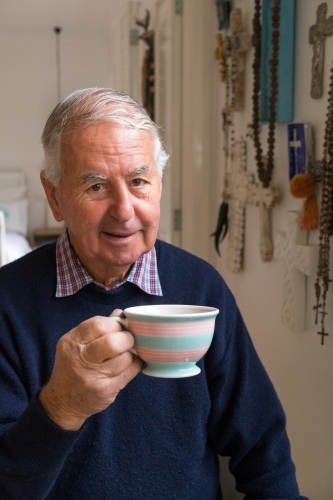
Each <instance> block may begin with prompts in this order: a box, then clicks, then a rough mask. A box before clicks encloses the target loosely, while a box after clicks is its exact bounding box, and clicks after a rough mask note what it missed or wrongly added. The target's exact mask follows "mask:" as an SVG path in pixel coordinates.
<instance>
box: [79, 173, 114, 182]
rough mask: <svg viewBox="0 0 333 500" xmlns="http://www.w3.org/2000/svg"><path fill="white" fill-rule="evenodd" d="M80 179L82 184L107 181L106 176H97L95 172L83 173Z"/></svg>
mask: <svg viewBox="0 0 333 500" xmlns="http://www.w3.org/2000/svg"><path fill="white" fill-rule="evenodd" d="M79 178H80V180H81V181H82V183H85V182H91V181H106V180H107V178H106V176H105V175H102V174H96V173H94V172H83V173H82V174H81V175H80V177H79Z"/></svg>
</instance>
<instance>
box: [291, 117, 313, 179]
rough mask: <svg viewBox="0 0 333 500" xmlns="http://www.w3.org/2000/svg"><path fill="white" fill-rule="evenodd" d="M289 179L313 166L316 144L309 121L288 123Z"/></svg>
mask: <svg viewBox="0 0 333 500" xmlns="http://www.w3.org/2000/svg"><path fill="white" fill-rule="evenodd" d="M288 153H289V179H290V180H291V179H292V178H293V177H294V175H296V174H305V173H309V169H310V168H312V166H313V156H314V144H313V136H312V129H311V126H310V125H308V124H307V123H290V124H289V125H288Z"/></svg>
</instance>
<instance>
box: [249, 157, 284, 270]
mask: <svg viewBox="0 0 333 500" xmlns="http://www.w3.org/2000/svg"><path fill="white" fill-rule="evenodd" d="M263 160H264V161H267V158H265V157H263ZM279 199H280V192H279V190H278V188H277V187H276V186H274V185H273V184H270V185H269V186H268V187H264V186H263V185H262V183H261V182H260V181H259V182H256V183H255V184H253V185H251V186H250V189H249V196H248V203H249V204H251V205H255V206H257V207H259V213H260V241H259V248H260V257H261V260H262V261H263V262H269V261H271V260H272V258H273V252H274V245H273V241H272V230H271V209H272V208H273V207H274V205H276V203H277V202H278V201H279Z"/></svg>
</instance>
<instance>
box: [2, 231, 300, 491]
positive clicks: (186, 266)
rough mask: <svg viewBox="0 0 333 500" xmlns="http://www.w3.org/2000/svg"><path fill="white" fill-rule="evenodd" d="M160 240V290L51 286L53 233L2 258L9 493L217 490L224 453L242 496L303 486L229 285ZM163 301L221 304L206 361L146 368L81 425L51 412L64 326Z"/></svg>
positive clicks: (5, 482)
mask: <svg viewBox="0 0 333 500" xmlns="http://www.w3.org/2000/svg"><path fill="white" fill-rule="evenodd" d="M155 248H156V255H157V262H158V272H159V276H160V281H161V286H162V291H163V296H162V297H160V296H152V295H149V294H147V293H145V292H143V291H142V290H140V289H139V288H138V287H137V286H136V285H134V284H133V283H125V284H123V285H122V286H121V287H119V288H117V289H115V290H110V291H107V290H104V289H101V288H100V287H98V286H96V285H95V284H93V283H91V284H89V285H87V286H85V287H84V288H82V289H81V290H80V291H79V292H77V293H75V294H74V295H71V296H69V297H62V298H59V297H55V289H56V260H55V244H54V243H51V244H48V245H45V246H43V247H41V248H38V249H36V250H34V251H33V252H31V253H30V254H28V255H26V256H25V257H23V258H21V259H19V260H17V261H15V262H13V263H11V264H8V265H6V266H3V267H2V268H1V269H0V401H1V404H0V498H1V499H2V500H40V499H48V500H75V499H77V500H111V499H112V500H134V499H135V500H196V499H197V500H218V499H221V498H222V496H221V489H220V484H219V467H218V455H221V456H228V457H230V470H231V472H232V473H233V474H234V476H235V479H236V484H237V489H238V490H239V491H241V492H243V493H245V494H246V497H245V498H246V499H247V500H252V499H260V498H265V499H266V500H269V499H270V500H277V499H287V498H288V499H294V500H295V499H299V498H300V497H299V492H298V487H297V483H296V479H295V468H294V464H293V462H292V460H291V456H290V446H289V440H288V437H287V434H286V429H285V426H286V421H285V415H284V412H283V409H282V407H281V404H280V402H279V399H278V397H277V394H276V392H275V390H274V388H273V386H272V384H271V382H270V380H269V378H268V376H267V373H266V371H265V369H264V368H263V365H262V363H261V362H260V360H259V358H258V356H257V354H256V352H255V349H254V346H253V343H252V341H251V339H250V336H249V334H248V331H247V329H246V327H245V324H244V321H243V319H242V316H241V314H240V312H239V309H238V307H237V305H236V302H235V300H234V297H233V295H232V294H231V293H230V291H229V289H228V287H227V286H226V284H225V282H224V280H223V279H222V277H221V276H220V275H219V273H217V271H216V270H214V268H213V267H212V266H210V265H209V264H207V263H206V262H204V261H203V260H201V259H199V258H197V257H195V256H193V255H191V254H189V253H187V252H185V251H183V250H180V249H178V248H176V247H174V246H172V245H169V244H167V243H164V242H161V241H157V242H156V244H155ZM163 303H164V304H166V303H168V304H194V305H195V304H198V305H208V306H212V307H217V308H218V309H219V311H220V312H219V314H218V316H217V319H216V328H215V333H214V338H213V342H212V345H211V347H210V349H209V350H208V352H207V354H206V355H205V356H204V358H203V359H202V360H200V361H199V362H198V366H199V367H200V368H201V373H200V374H199V375H196V376H194V377H189V378H185V379H162V378H153V377H149V376H147V375H144V374H142V373H139V374H138V375H137V376H136V377H135V378H134V379H133V380H132V381H131V382H130V383H129V384H128V385H127V386H126V387H125V388H124V389H123V390H122V391H121V392H120V393H119V394H118V396H117V398H116V400H115V402H114V403H113V404H111V405H110V406H109V407H108V408H107V409H105V410H104V411H102V412H101V413H99V414H96V415H93V416H91V417H90V418H88V419H87V420H86V422H85V424H84V426H83V427H82V428H81V429H80V430H78V431H65V430H63V429H61V428H60V427H58V426H57V425H56V424H54V423H53V422H52V421H51V420H50V419H49V418H48V416H47V415H46V413H45V411H44V409H43V407H42V405H41V404H40V402H39V399H38V393H39V391H40V389H41V388H42V387H43V385H44V384H45V383H46V382H47V381H48V379H49V377H50V374H51V371H52V367H53V363H54V357H55V349H56V344H57V341H58V340H59V338H60V337H61V336H62V335H63V334H65V333H67V332H68V331H69V330H71V329H72V328H74V327H75V326H77V325H78V324H79V323H81V322H82V321H84V320H86V319H88V318H90V317H92V316H96V315H102V316H109V315H110V313H111V312H112V311H113V310H114V309H115V308H121V309H125V308H126V307H130V306H135V305H143V304H163Z"/></svg>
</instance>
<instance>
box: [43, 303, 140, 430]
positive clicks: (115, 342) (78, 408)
mask: <svg viewBox="0 0 333 500" xmlns="http://www.w3.org/2000/svg"><path fill="white" fill-rule="evenodd" d="M121 312H122V311H121V310H119V309H116V310H115V311H114V312H113V313H112V315H118V316H119V315H120V313H121ZM133 344H134V338H133V336H132V334H131V333H129V332H126V331H121V325H120V324H119V323H117V322H116V321H114V320H112V319H110V318H106V317H103V316H95V317H93V318H90V319H88V320H87V321H84V322H83V323H81V324H80V325H78V326H77V327H76V328H74V329H73V330H71V331H70V332H68V333H67V334H65V335H64V336H63V337H61V339H60V340H59V342H58V344H57V350H56V356H55V363H54V367H53V371H52V374H51V378H50V380H49V382H48V383H47V384H46V386H45V387H44V388H43V389H42V391H41V393H40V396H39V397H40V401H41V403H42V405H43V407H44V409H45V411H46V413H47V414H48V416H49V417H50V418H51V420H53V421H54V422H55V423H56V424H57V425H59V426H60V427H62V428H63V429H66V430H77V429H79V428H80V427H81V426H82V424H83V423H84V421H85V420H86V419H87V418H88V417H90V416H91V415H93V414H95V413H98V412H100V411H102V410H104V409H105V408H107V407H108V406H109V405H110V404H111V403H113V402H114V400H115V399H116V397H117V394H118V393H119V391H121V389H123V388H124V387H125V386H126V385H127V384H128V382H130V381H131V380H132V379H133V378H134V377H135V376H136V375H137V374H138V373H139V372H140V371H141V369H142V361H141V360H140V359H139V358H137V357H136V356H133V354H131V353H130V352H129V349H131V348H132V347H133Z"/></svg>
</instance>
